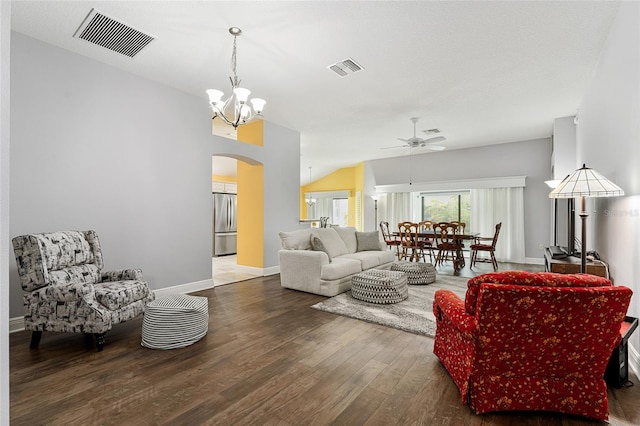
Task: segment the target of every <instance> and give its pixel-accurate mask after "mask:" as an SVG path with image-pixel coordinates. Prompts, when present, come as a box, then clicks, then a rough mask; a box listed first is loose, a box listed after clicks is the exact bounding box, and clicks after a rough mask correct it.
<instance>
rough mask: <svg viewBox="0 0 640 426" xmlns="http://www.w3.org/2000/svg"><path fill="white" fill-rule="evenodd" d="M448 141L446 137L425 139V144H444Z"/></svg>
mask: <svg viewBox="0 0 640 426" xmlns="http://www.w3.org/2000/svg"><path fill="white" fill-rule="evenodd" d="M446 140H447V138H445V137H444V136H436V137H435V138H428V139H425V140H424V141H423V142H424V143H437V142H444V141H446Z"/></svg>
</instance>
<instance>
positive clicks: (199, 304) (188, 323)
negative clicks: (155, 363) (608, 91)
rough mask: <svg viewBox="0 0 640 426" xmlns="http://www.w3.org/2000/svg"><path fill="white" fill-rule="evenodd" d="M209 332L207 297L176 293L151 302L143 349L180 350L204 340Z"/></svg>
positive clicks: (145, 317) (148, 309) (145, 315)
mask: <svg viewBox="0 0 640 426" xmlns="http://www.w3.org/2000/svg"><path fill="white" fill-rule="evenodd" d="M208 330H209V304H208V299H207V298H206V297H199V296H189V295H186V294H174V295H170V296H165V297H159V298H157V299H156V300H154V301H153V302H149V303H147V307H146V308H145V311H144V319H143V321H142V346H144V347H147V348H151V349H176V348H183V347H185V346H189V345H192V344H194V343H195V342H197V341H198V340H200V339H202V338H203V337H204V336H205V335H206V334H207V331H208Z"/></svg>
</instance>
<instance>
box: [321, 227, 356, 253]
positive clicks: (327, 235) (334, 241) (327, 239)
mask: <svg viewBox="0 0 640 426" xmlns="http://www.w3.org/2000/svg"><path fill="white" fill-rule="evenodd" d="M316 232H317V233H318V236H319V237H320V239H321V240H322V244H324V246H325V248H326V249H327V253H328V254H329V257H331V258H332V259H333V258H335V257H338V256H342V255H343V254H347V253H349V250H348V249H347V246H346V244H345V243H344V241H343V240H342V238H340V235H338V232H336V230H335V229H334V228H320V229H317V230H316Z"/></svg>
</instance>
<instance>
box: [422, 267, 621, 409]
mask: <svg viewBox="0 0 640 426" xmlns="http://www.w3.org/2000/svg"><path fill="white" fill-rule="evenodd" d="M467 287H468V290H467V294H466V297H465V301H462V300H461V299H460V298H459V297H458V296H456V295H455V294H454V293H453V292H451V291H449V290H438V291H437V292H436V294H435V297H434V302H433V311H434V314H435V317H436V323H437V330H436V337H435V343H434V353H435V354H436V356H437V357H438V358H439V359H440V361H441V362H442V364H443V366H444V367H445V368H446V369H447V371H448V372H449V374H450V375H451V377H452V379H453V381H454V382H455V384H456V386H457V387H458V389H459V390H460V394H461V397H462V403H467V402H468V403H469V406H470V408H471V409H473V410H475V412H476V413H477V414H480V413H485V412H491V411H504V410H508V411H511V410H526V411H532V410H543V411H556V412H562V413H569V414H575V415H581V416H587V417H592V418H597V419H603V420H606V419H607V418H608V401H607V387H606V384H605V381H604V379H603V376H604V372H605V369H606V367H607V362H608V360H609V358H610V356H611V353H612V351H613V349H614V348H615V346H616V345H617V344H618V343H619V342H620V325H621V323H622V321H623V320H624V317H625V313H626V312H627V308H628V306H629V302H630V299H631V294H632V292H631V290H630V289H628V288H626V287H622V286H615V287H614V286H612V285H611V282H610V281H609V280H607V279H605V278H601V277H596V276H593V275H587V274H575V275H563V274H554V273H548V272H544V273H529V272H522V271H505V272H497V273H490V274H484V275H480V276H477V277H475V278H472V279H471V280H469V282H468V284H467Z"/></svg>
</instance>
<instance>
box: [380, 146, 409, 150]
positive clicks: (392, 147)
mask: <svg viewBox="0 0 640 426" xmlns="http://www.w3.org/2000/svg"><path fill="white" fill-rule="evenodd" d="M408 146H409V145H396V146H385V147H383V148H380V149H395V148H406V147H408Z"/></svg>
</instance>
